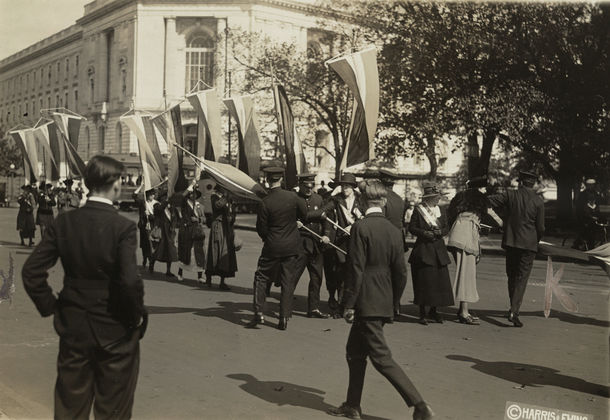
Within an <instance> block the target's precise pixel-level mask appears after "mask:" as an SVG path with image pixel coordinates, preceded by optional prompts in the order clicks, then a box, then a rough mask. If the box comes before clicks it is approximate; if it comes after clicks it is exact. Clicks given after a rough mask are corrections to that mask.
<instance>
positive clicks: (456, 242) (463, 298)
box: [447, 177, 489, 325]
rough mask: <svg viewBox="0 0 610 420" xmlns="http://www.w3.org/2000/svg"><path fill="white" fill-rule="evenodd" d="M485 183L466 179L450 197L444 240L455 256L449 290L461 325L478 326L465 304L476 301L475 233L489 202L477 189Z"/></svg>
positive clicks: (476, 239) (478, 252) (477, 251)
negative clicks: (447, 235) (457, 303)
mask: <svg viewBox="0 0 610 420" xmlns="http://www.w3.org/2000/svg"><path fill="white" fill-rule="evenodd" d="M486 184H487V179H486V178H484V177H483V178H475V179H472V180H469V181H468V182H467V184H466V185H467V189H466V191H463V192H461V193H458V194H456V196H455V197H454V198H453V200H451V203H450V204H449V211H448V214H449V222H450V224H451V231H450V232H449V241H448V243H447V245H448V248H449V250H450V251H451V252H452V253H453V257H454V259H455V264H456V268H455V281H454V284H453V293H454V296H455V300H456V301H457V302H460V307H459V310H458V320H459V321H460V322H461V323H462V324H468V325H478V322H477V321H478V318H476V317H474V316H473V315H471V314H470V313H469V312H468V304H469V303H475V302H478V301H479V294H478V292H477V263H478V261H479V259H480V253H481V248H480V245H479V238H480V236H479V232H480V229H481V219H482V218H483V215H485V214H486V213H487V208H488V207H489V203H488V201H487V198H486V197H485V195H484V194H483V193H482V192H480V191H479V190H478V188H481V187H484V186H485V185H486Z"/></svg>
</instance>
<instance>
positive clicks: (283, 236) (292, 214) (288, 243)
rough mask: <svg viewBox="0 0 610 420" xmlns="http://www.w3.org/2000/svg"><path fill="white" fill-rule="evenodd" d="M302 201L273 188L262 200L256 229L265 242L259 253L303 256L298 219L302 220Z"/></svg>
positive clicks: (278, 255) (304, 215)
mask: <svg viewBox="0 0 610 420" xmlns="http://www.w3.org/2000/svg"><path fill="white" fill-rule="evenodd" d="M306 214H307V211H306V208H305V202H304V201H303V200H302V199H301V198H300V197H298V196H297V194H296V193H294V192H291V191H286V190H283V189H281V188H273V189H272V190H271V191H270V192H269V194H268V195H267V196H266V197H265V198H264V199H263V202H262V204H261V206H260V208H259V212H258V217H257V220H256V230H257V232H258V235H259V236H260V237H261V239H262V240H263V241H264V242H265V244H264V247H263V251H262V254H263V255H265V256H268V257H285V256H290V255H298V254H301V253H302V245H301V240H300V239H301V236H300V234H299V231H298V227H297V218H301V219H305V217H306Z"/></svg>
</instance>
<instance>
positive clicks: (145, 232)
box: [133, 194, 155, 258]
mask: <svg viewBox="0 0 610 420" xmlns="http://www.w3.org/2000/svg"><path fill="white" fill-rule="evenodd" d="M133 199H134V201H135V202H136V206H138V229H139V230H140V241H139V242H140V248H141V249H142V255H143V256H144V258H150V257H151V256H152V253H153V249H152V244H151V241H150V230H151V229H152V227H153V226H154V223H155V217H154V215H147V214H146V203H145V200H144V199H143V198H142V197H141V196H140V195H138V194H133Z"/></svg>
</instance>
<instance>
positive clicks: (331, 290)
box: [324, 251, 337, 297]
mask: <svg viewBox="0 0 610 420" xmlns="http://www.w3.org/2000/svg"><path fill="white" fill-rule="evenodd" d="M334 252H335V251H326V252H325V253H324V277H325V278H326V290H328V294H329V296H330V297H335V292H336V291H337V286H336V275H335V265H336V264H335V263H336V260H337V257H336V256H335V255H334Z"/></svg>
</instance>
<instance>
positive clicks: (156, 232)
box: [148, 226, 162, 242]
mask: <svg viewBox="0 0 610 420" xmlns="http://www.w3.org/2000/svg"><path fill="white" fill-rule="evenodd" d="M161 235H162V232H161V228H160V227H159V226H154V227H153V228H152V229H151V230H150V233H149V234H148V237H149V239H150V240H151V241H152V242H159V241H160V240H161Z"/></svg>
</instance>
